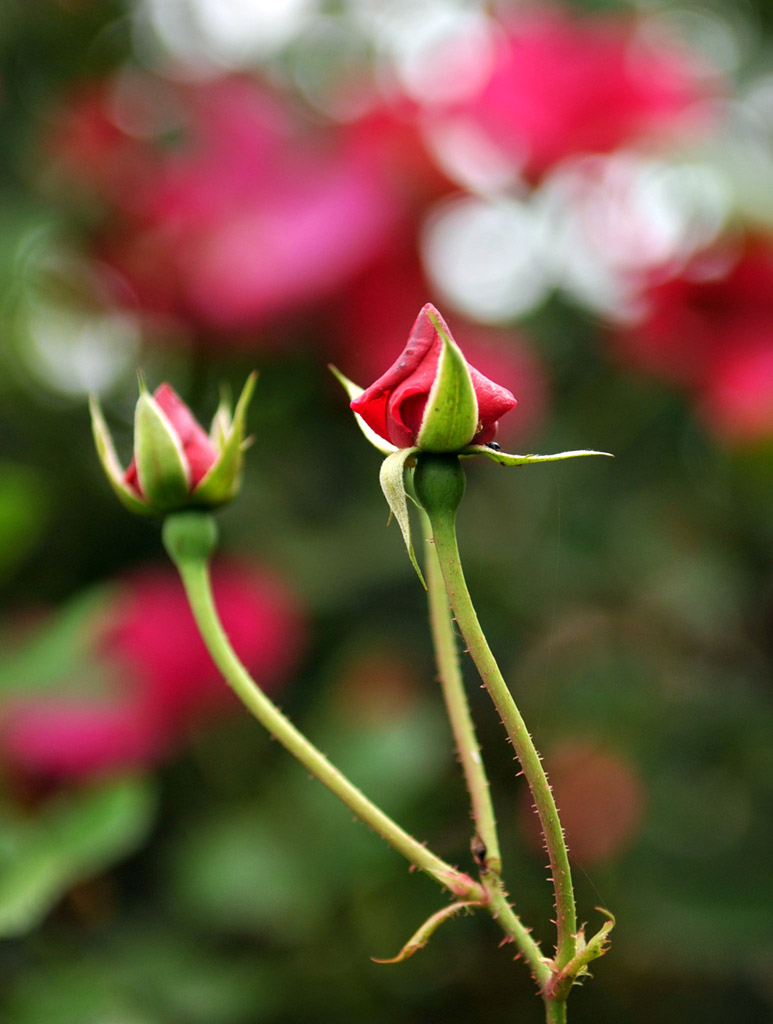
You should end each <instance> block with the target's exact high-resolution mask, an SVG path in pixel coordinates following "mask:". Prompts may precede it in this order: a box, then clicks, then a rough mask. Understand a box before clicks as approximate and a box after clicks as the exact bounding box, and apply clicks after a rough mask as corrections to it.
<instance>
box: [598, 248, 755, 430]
mask: <svg viewBox="0 0 773 1024" xmlns="http://www.w3.org/2000/svg"><path fill="white" fill-rule="evenodd" d="M644 300H645V309H646V312H645V314H644V316H643V317H642V319H641V320H640V321H639V322H638V323H636V324H634V325H632V326H631V327H630V328H628V329H626V330H620V331H618V332H616V334H615V335H614V338H613V341H614V344H615V347H616V349H617V351H618V353H620V354H622V355H623V358H624V359H626V360H627V361H628V362H629V363H630V364H632V365H634V366H636V367H639V368H642V369H644V370H646V371H648V372H649V373H651V374H653V375H654V376H657V377H660V378H662V379H664V380H667V381H669V382H671V383H675V384H677V385H679V386H682V387H684V388H685V389H687V390H688V391H689V392H690V393H691V395H692V396H693V399H694V401H695V403H696V406H697V408H698V411H699V413H700V415H701V416H702V418H703V420H704V422H705V423H706V425H707V427H708V428H709V430H711V431H712V432H713V433H714V434H716V435H717V436H718V437H721V438H723V439H725V440H727V441H729V442H731V443H741V442H746V441H754V440H756V439H758V438H764V437H770V436H773V246H771V245H770V244H769V243H768V242H764V241H758V240H751V241H749V242H747V244H746V246H745V248H744V249H743V251H742V252H741V253H740V255H739V256H737V257H736V258H735V259H734V260H732V261H729V263H728V261H727V260H725V262H724V263H723V264H721V265H720V266H718V267H712V265H711V262H710V261H709V260H708V258H707V257H705V256H704V257H702V258H698V259H696V260H695V261H694V262H693V263H692V264H691V265H690V266H688V267H687V268H686V270H685V271H684V272H683V273H682V274H681V275H680V276H679V277H675V278H672V279H670V280H668V281H665V282H662V283H659V284H656V285H653V286H652V287H651V288H649V289H648V290H647V291H646V293H645V295H644Z"/></svg>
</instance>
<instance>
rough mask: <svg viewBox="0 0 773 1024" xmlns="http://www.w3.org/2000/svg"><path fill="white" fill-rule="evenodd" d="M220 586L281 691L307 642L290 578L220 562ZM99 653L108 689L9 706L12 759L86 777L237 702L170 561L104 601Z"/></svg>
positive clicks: (259, 671) (267, 684)
mask: <svg viewBox="0 0 773 1024" xmlns="http://www.w3.org/2000/svg"><path fill="white" fill-rule="evenodd" d="M213 588H214V593H215V599H216V602H217V605H218V609H219V611H220V614H221V617H222V620H223V624H224V626H225V630H226V632H227V634H228V636H229V637H230V639H231V641H232V643H233V645H234V648H235V649H236V651H237V653H238V654H239V657H240V658H241V659H242V661H243V662H244V664H245V665H246V666H247V668H248V669H249V670H250V671H251V672H252V674H253V675H254V677H255V679H256V680H257V681H258V683H259V684H260V685H261V686H262V687H263V688H264V689H266V690H267V691H268V692H273V691H275V690H276V689H277V687H279V686H280V685H281V684H282V682H283V681H284V680H285V679H286V678H287V676H288V674H289V673H290V671H291V670H292V669H293V667H294V665H295V663H296V661H297V657H298V651H299V649H300V647H301V644H302V639H303V628H302V623H301V616H300V614H299V610H298V607H297V605H296V603H295V601H294V599H293V598H292V597H291V595H290V594H289V593H288V591H287V588H286V587H285V586H284V585H283V584H282V583H280V582H279V581H278V580H277V579H275V578H274V577H272V576H270V575H267V574H266V573H265V572H264V571H262V570H258V569H255V568H249V567H245V566H236V565H224V564H221V565H217V566H216V567H215V569H214V571H213ZM104 615H105V621H104V624H103V627H102V629H101V631H100V633H99V640H98V643H97V649H96V650H95V651H94V657H95V658H96V659H97V665H98V666H101V670H102V675H103V676H104V677H105V678H109V679H111V681H114V685H113V686H112V687H110V688H108V687H107V686H106V687H105V690H108V689H110V690H111V691H112V692H105V693H100V694H99V695H94V696H89V697H84V696H78V697H75V696H68V695H67V694H66V693H64V692H61V691H58V692H57V693H56V694H55V695H51V696H48V695H47V696H45V697H30V698H28V699H25V700H21V701H19V702H16V703H14V704H13V705H12V706H9V707H6V708H5V709H4V710H3V713H2V729H1V730H0V734H1V735H2V748H3V751H4V756H5V759H6V761H8V762H9V763H10V764H11V765H13V766H15V767H16V768H17V769H18V770H20V771H22V772H23V773H25V774H27V775H32V776H35V777H44V778H50V779H67V778H81V777H88V776H91V775H94V774H97V773H103V772H111V771H119V770H123V769H128V768H133V767H141V766H146V765H149V764H153V763H155V762H156V761H158V760H160V759H162V758H164V757H166V756H169V755H170V754H172V753H173V752H174V750H175V749H176V748H177V747H178V746H179V745H180V744H181V743H182V742H183V740H184V738H185V736H186V735H187V733H188V731H189V730H190V729H191V728H192V727H194V726H195V725H197V724H200V723H202V722H206V721H208V720H209V719H210V718H211V717H212V716H213V715H217V714H221V713H223V712H227V711H229V710H231V711H233V710H236V709H237V708H238V707H239V704H238V702H237V701H236V698H235V697H234V696H233V695H232V694H231V691H230V690H229V689H228V686H227V685H226V683H225V682H224V681H223V680H222V678H221V677H220V675H219V673H218V671H217V670H216V668H215V666H214V665H213V663H212V661H211V659H210V657H209V655H208V653H207V652H206V650H205V648H204V644H203V642H202V640H201V638H200V637H199V635H198V632H197V630H196V627H195V625H194V622H193V617H192V615H191V612H190V610H189V608H188V604H187V601H186V598H185V595H184V592H183V589H182V585H181V583H180V581H179V579H178V577H177V575H176V573H175V572H174V571H173V570H172V569H171V568H169V569H166V568H163V569H162V568H149V569H145V570H143V571H140V572H136V573H134V574H133V575H131V576H128V577H127V578H125V579H124V580H123V581H122V582H121V583H119V584H118V585H117V587H116V590H115V591H114V592H113V594H112V599H111V602H110V606H109V607H108V608H107V609H105V612H104Z"/></svg>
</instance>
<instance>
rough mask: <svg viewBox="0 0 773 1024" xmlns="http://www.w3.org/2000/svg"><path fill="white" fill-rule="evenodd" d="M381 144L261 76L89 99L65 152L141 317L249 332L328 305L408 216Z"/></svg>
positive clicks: (128, 83)
mask: <svg viewBox="0 0 773 1024" xmlns="http://www.w3.org/2000/svg"><path fill="white" fill-rule="evenodd" d="M372 138H373V136H372V134H371V133H358V132H356V131H354V130H350V129H349V128H347V127H345V126H337V125H333V124H329V125H322V124H321V123H319V122H314V121H312V120H311V119H310V118H304V117H303V116H302V115H301V113H300V111H299V110H297V109H295V108H294V107H293V106H292V105H291V104H290V102H289V101H288V100H287V99H286V98H283V97H281V96H280V95H278V94H276V93H274V92H271V91H269V89H268V88H267V87H265V86H262V85H259V84H258V83H257V82H256V81H254V80H253V79H250V78H247V77H240V76H232V77H226V78H222V79H219V80H217V81H207V82H204V83H192V84H191V83H188V84H177V85H172V84H170V83H162V82H160V81H158V80H155V79H153V78H151V77H141V76H136V77H134V78H124V79H122V80H120V81H118V82H108V83H105V84H103V85H101V86H94V87H93V88H92V89H90V90H86V91H84V92H83V93H82V94H81V95H80V97H75V98H74V99H73V101H72V103H71V106H70V108H69V110H68V112H67V113H66V114H65V116H64V118H63V122H62V124H61V125H60V126H59V127H58V129H57V131H56V133H55V136H54V138H53V140H52V142H51V149H52V151H53V154H54V156H55V158H56V160H57V161H58V165H59V168H60V170H61V171H63V172H64V174H65V177H69V178H70V179H74V180H75V181H76V182H77V184H78V186H79V187H80V188H81V189H83V188H84V186H85V187H86V190H87V194H89V195H90V196H91V198H92V201H98V202H101V203H102V204H103V205H105V206H106V207H107V212H108V214H109V217H108V219H107V220H106V223H105V226H104V228H103V230H102V232H101V236H100V239H99V242H98V245H97V252H98V254H99V255H100V256H101V258H102V259H103V260H104V261H105V262H107V263H108V264H109V265H110V266H112V267H113V268H114V269H117V270H118V271H119V272H120V273H121V274H122V275H123V277H124V278H125V280H126V281H127V282H128V284H129V286H130V288H131V290H132V291H133V293H134V299H135V301H136V303H137V305H138V306H139V308H140V309H141V310H143V311H147V312H150V313H153V314H159V315H163V316H166V317H170V318H172V319H173V320H174V319H176V320H178V321H182V322H183V323H186V324H191V325H193V326H194V327H200V328H204V329H222V330H225V331H235V332H238V331H243V330H249V329H251V328H252V327H254V326H255V325H256V324H259V323H262V322H263V321H264V320H265V319H266V318H267V317H270V316H273V315H275V314H278V313H283V312H286V311H288V310H292V309H295V308H296V307H299V306H303V305H304V304H308V303H309V302H311V301H313V300H318V299H319V298H321V297H324V296H325V295H327V294H329V293H330V292H331V291H333V290H334V289H336V288H337V287H338V286H340V285H341V284H342V282H345V281H346V280H347V279H348V278H349V277H350V276H351V275H352V274H354V273H355V272H356V271H358V270H359V269H360V268H361V267H362V266H363V265H364V264H365V263H366V262H367V261H368V260H370V259H371V258H373V257H374V256H375V254H376V253H378V252H379V250H380V248H381V247H382V246H383V245H384V244H385V241H386V240H387V239H388V238H389V236H390V233H391V232H392V231H393V230H394V228H395V225H396V223H397V220H398V219H399V214H400V210H401V208H402V207H401V202H400V200H399V199H398V195H397V194H398V192H399V188H397V185H396V183H395V182H394V181H392V180H391V179H390V176H389V173H388V169H387V168H386V167H385V165H384V163H383V161H382V160H381V159H380V157H381V153H380V150H379V147H376V146H373V145H371V144H370V142H371V141H372Z"/></svg>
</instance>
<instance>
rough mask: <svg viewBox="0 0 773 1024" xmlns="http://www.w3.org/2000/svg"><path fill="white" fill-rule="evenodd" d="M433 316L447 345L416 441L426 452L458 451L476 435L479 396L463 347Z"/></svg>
mask: <svg viewBox="0 0 773 1024" xmlns="http://www.w3.org/2000/svg"><path fill="white" fill-rule="evenodd" d="M429 318H430V320H431V321H432V323H433V325H434V327H435V330H436V331H437V332H438V334H439V336H440V339H441V341H442V342H443V348H442V349H441V352H440V359H439V360H438V369H437V374H436V376H435V379H434V381H433V382H432V388H431V389H430V393H429V396H428V398H427V405H426V407H425V409H424V415H423V417H422V421H421V428H420V430H419V433H418V436H417V438H416V444H417V446H418V447H419V448H421V450H422V451H425V452H433V453H435V454H438V455H440V454H444V453H447V452H458V451H459V449H460V448H464V446H465V445H466V444H467V443H468V442H469V441H470V440H471V439H472V438H473V437H475V434H476V433H477V430H478V399H477V398H476V396H475V388H474V387H473V383H472V377H471V375H470V368H469V366H468V364H467V360H466V359H465V358H464V356H463V355H462V351H461V349H460V348H459V346H458V345H457V344H456V342H455V341H454V339H453V338H452V337H451V336H450V335H449V334H448V333H447V332H446V331H445V330H444V328H443V325H442V324H441V322H440V320H438V318H437V317H436V316H434V315H433V314H432V313H430V314H429Z"/></svg>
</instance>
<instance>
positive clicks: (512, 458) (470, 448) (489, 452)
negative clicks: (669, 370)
mask: <svg viewBox="0 0 773 1024" xmlns="http://www.w3.org/2000/svg"><path fill="white" fill-rule="evenodd" d="M459 454H460V455H463V456H470V455H483V456H485V458H487V459H491V461H492V462H498V463H499V464H500V466H528V465H530V464H531V463H532V462H560V461H561V459H577V458H580V457H581V456H583V455H604V456H606V457H607V458H610V459H614V455H612V453H611V452H597V451H593V450H592V449H590V448H580V449H578V450H577V451H572V452H557V453H556V454H555V455H510V454H509V453H508V452H499V451H496V450H495V449H494V448H489V447H488V445H485V444H470V445H467V447H466V448H462V450H461V451H460V452H459Z"/></svg>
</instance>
